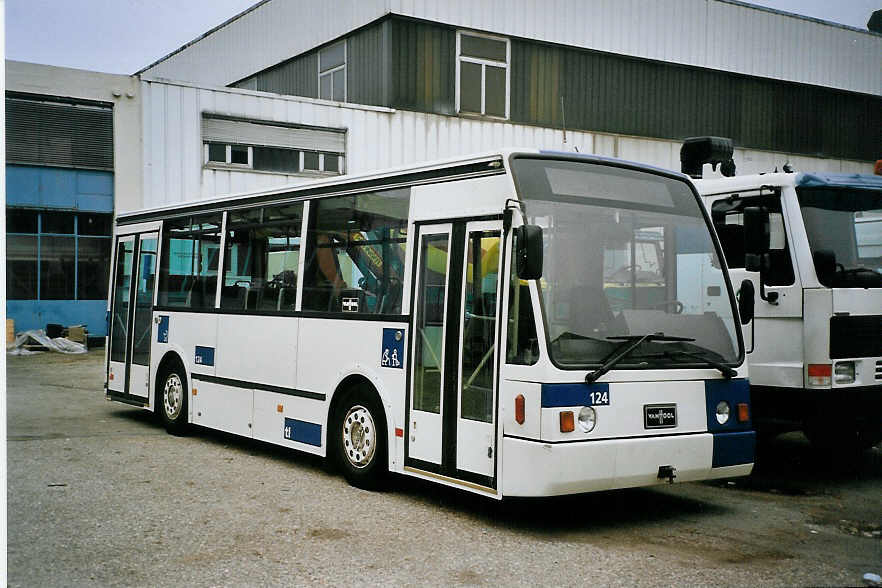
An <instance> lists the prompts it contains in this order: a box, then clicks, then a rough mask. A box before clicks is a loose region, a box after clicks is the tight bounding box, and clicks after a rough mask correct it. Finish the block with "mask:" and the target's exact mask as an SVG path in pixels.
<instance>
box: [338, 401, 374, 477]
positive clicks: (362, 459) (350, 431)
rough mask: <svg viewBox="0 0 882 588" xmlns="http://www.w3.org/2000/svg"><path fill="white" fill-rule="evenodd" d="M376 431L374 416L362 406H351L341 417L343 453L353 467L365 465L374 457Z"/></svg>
mask: <svg viewBox="0 0 882 588" xmlns="http://www.w3.org/2000/svg"><path fill="white" fill-rule="evenodd" d="M376 431H377V428H376V426H374V418H373V417H372V416H371V413H370V411H369V410H368V409H367V408H365V407H364V406H361V405H357V406H353V407H352V408H350V409H349V412H347V413H346V417H345V418H344V419H343V433H342V434H343V453H344V454H346V459H348V460H349V463H350V464H352V466H353V467H356V468H359V469H361V468H364V467H367V466H368V465H369V464H370V463H371V461H372V460H373V459H374V453H375V452H376V449H377V443H376V440H377V437H376Z"/></svg>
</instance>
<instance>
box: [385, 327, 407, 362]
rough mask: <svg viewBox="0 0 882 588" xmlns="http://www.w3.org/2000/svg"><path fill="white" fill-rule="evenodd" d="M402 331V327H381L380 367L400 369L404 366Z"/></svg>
mask: <svg viewBox="0 0 882 588" xmlns="http://www.w3.org/2000/svg"><path fill="white" fill-rule="evenodd" d="M403 361H404V331H403V330H402V329H383V351H382V354H381V356H380V367H387V368H398V369H402V368H403V367H404V366H403V365H402V362H403Z"/></svg>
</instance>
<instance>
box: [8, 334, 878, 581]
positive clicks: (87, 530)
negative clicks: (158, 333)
mask: <svg viewBox="0 0 882 588" xmlns="http://www.w3.org/2000/svg"><path fill="white" fill-rule="evenodd" d="M102 368H103V351H101V350H98V351H93V352H90V353H89V354H88V355H87V356H59V355H50V354H42V355H38V356H31V357H9V358H8V382H7V384H8V387H7V406H8V419H9V420H8V468H9V469H8V474H9V486H8V498H9V504H8V538H9V547H8V550H9V551H8V562H9V570H8V577H9V583H10V585H11V586H81V585H101V586H104V585H108V586H111V585H112V586H191V585H194V586H195V585H209V586H212V585H248V586H264V585H313V584H318V585H373V584H391V585H401V584H407V585H438V584H452V585H482V584H483V585H499V584H502V585H518V586H527V585H537V584H538V585H576V584H600V585H674V584H676V585H742V586H743V585H757V584H759V585H788V586H793V585H855V584H860V583H861V576H862V575H863V574H864V573H866V572H874V573H882V450H880V448H878V447H877V448H875V449H874V450H872V451H871V452H868V453H867V454H865V455H864V456H863V457H862V459H860V460H859V461H858V462H857V463H854V464H845V463H840V461H841V460H831V459H830V458H828V457H823V456H820V455H818V454H816V453H814V452H813V451H812V449H811V448H810V447H809V446H808V444H807V443H806V442H805V440H804V438H803V437H802V436H800V435H789V436H785V437H783V438H780V439H778V440H777V441H776V442H775V443H774V444H773V445H772V446H771V447H770V448H769V450H768V451H767V453H766V454H764V455H763V456H762V462H761V465H760V467H759V468H758V471H757V472H756V473H755V474H754V475H753V476H751V477H750V478H743V479H738V480H734V481H728V482H727V481H720V482H712V483H711V482H709V483H697V484H682V485H681V484H676V485H674V486H660V487H655V488H652V489H638V490H627V491H616V492H604V493H599V494H589V495H580V496H571V497H565V498H553V499H542V500H519V501H512V502H505V503H503V504H501V505H500V504H496V503H494V502H490V501H488V500H486V499H483V498H480V497H476V496H472V495H469V494H465V493H462V492H459V491H456V490H451V489H447V488H442V487H438V486H434V485H430V484H427V483H423V482H419V481H415V480H412V479H407V478H395V479H394V480H393V486H392V489H391V490H390V491H388V492H375V493H372V492H365V491H362V490H358V489H355V488H352V487H350V486H348V485H347V484H346V483H345V481H344V480H343V479H342V478H341V477H340V476H339V475H337V474H336V473H334V472H333V471H331V469H330V468H328V467H327V466H326V465H325V463H324V462H323V461H322V460H319V459H315V458H313V457H309V456H305V455H300V454H297V453H293V452H290V451H287V450H283V449H280V448H276V447H273V446H269V445H265V444H262V443H258V442H253V441H250V440H246V439H241V438H236V437H232V436H229V435H225V434H221V433H215V432H211V431H206V430H197V431H195V432H194V433H193V434H191V435H190V436H188V437H172V436H169V435H167V434H166V433H165V430H164V429H163V428H162V427H161V426H159V425H158V424H156V422H155V421H154V420H153V419H152V415H150V414H148V413H146V412H144V411H142V410H139V409H136V408H132V407H128V406H125V405H122V404H116V403H110V402H107V401H105V400H104V394H103V390H102V383H103V373H102Z"/></svg>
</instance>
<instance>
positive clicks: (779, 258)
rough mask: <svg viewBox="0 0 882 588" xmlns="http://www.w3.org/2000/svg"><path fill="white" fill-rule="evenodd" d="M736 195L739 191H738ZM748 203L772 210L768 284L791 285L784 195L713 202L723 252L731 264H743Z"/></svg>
mask: <svg viewBox="0 0 882 588" xmlns="http://www.w3.org/2000/svg"><path fill="white" fill-rule="evenodd" d="M735 196H736V197H737V194H736V195H735ZM747 206H761V207H763V208H765V209H766V210H767V211H768V212H769V223H770V228H771V235H770V237H771V238H770V250H769V270H768V271H766V272H764V273H763V280H764V281H765V283H766V284H767V285H769V286H790V285H791V284H793V282H794V273H793V263H792V262H791V260H790V246H789V243H788V239H787V231H786V230H785V227H784V215H783V213H782V209H781V198H780V196H778V195H777V194H767V195H763V196H752V197H747V198H738V199H736V200H735V201H734V204H733V203H732V202H730V201H729V200H728V199H722V200H717V201H716V202H714V203H713V205H712V206H711V216H712V217H713V222H714V228H715V229H716V231H717V236H718V237H719V238H720V244H721V245H722V246H723V254H724V255H725V256H726V263H727V264H728V266H729V267H730V268H743V267H744V214H743V213H742V211H743V210H744V208H745V207H747Z"/></svg>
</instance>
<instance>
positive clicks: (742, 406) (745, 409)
mask: <svg viewBox="0 0 882 588" xmlns="http://www.w3.org/2000/svg"><path fill="white" fill-rule="evenodd" d="M749 420H750V406H749V405H748V404H747V403H746V402H739V403H738V422H739V423H746V422H747V421H749Z"/></svg>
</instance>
